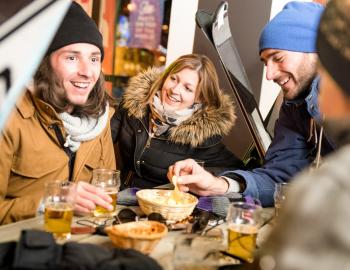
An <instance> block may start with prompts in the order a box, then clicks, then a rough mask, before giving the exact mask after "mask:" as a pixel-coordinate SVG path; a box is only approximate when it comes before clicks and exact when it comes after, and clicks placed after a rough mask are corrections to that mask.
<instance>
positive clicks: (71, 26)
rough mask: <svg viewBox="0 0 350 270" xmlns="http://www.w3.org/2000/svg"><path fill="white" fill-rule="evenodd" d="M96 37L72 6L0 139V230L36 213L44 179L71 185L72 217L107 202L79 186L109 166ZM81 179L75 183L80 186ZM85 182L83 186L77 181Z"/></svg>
mask: <svg viewBox="0 0 350 270" xmlns="http://www.w3.org/2000/svg"><path fill="white" fill-rule="evenodd" d="M102 60H103V44H102V35H101V33H100V32H99V31H98V28H97V26H96V24H95V23H94V22H93V20H92V19H91V18H90V17H89V16H88V15H87V14H86V13H85V11H84V10H83V9H82V8H81V6H80V5H79V4H77V3H75V2H72V4H71V6H70V8H69V10H68V12H67V14H66V16H65V17H64V19H63V22H62V23H61V25H60V27H59V29H58V31H57V33H56V36H55V37H54V39H53V41H52V43H51V45H50V47H49V49H48V51H47V53H46V56H45V57H44V59H43V60H42V62H41V64H40V66H39V68H38V70H37V72H36V74H35V75H34V82H33V87H31V88H32V89H31V91H29V90H28V89H27V90H26V91H25V94H24V96H23V97H22V98H21V100H19V102H18V103H17V105H16V108H15V110H14V112H13V114H12V116H11V117H10V118H9V121H8V123H7V126H6V127H5V129H4V130H3V131H2V133H1V137H0V149H1V151H0V224H6V223H11V222H15V221H19V220H22V219H26V218H30V217H33V216H35V215H36V214H37V213H39V212H41V211H42V210H43V209H42V205H43V204H42V203H40V202H41V199H42V197H43V192H44V185H45V183H46V182H48V181H52V180H62V181H67V180H69V181H72V182H74V183H76V184H75V185H73V188H74V191H76V194H77V196H76V203H75V211H76V212H83V213H84V212H90V211H91V210H92V209H94V208H95V206H96V204H99V205H101V206H103V207H106V208H109V209H112V205H110V201H111V198H110V197H109V196H107V195H105V194H103V193H102V192H101V191H99V190H97V189H96V188H95V187H93V186H92V185H90V184H88V183H86V182H89V181H90V180H91V178H92V170H93V169H94V168H99V167H102V168H110V169H114V168H115V157H114V151H113V143H112V138H111V128H110V118H111V117H112V115H113V112H114V110H113V109H112V108H111V107H112V106H110V100H111V99H110V97H109V96H108V94H107V93H106V92H105V91H104V89H103V83H104V79H103V75H102V73H101V62H102ZM80 181H82V182H80ZM83 181H86V182H83Z"/></svg>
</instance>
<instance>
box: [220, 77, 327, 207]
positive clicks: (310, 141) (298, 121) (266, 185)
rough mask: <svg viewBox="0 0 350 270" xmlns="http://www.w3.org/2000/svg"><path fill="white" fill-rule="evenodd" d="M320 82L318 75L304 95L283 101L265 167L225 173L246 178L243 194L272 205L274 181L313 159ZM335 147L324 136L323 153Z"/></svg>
mask: <svg viewBox="0 0 350 270" xmlns="http://www.w3.org/2000/svg"><path fill="white" fill-rule="evenodd" d="M318 84H319V78H318V77H317V78H316V79H314V81H313V82H312V84H311V89H310V93H309V95H308V96H307V97H306V98H305V99H299V100H293V101H287V100H285V101H284V102H283V104H282V107H281V109H280V113H279V118H278V120H277V121H276V125H275V131H274V139H273V140H272V143H271V145H270V147H269V149H268V151H267V152H266V156H265V162H264V165H263V166H262V167H260V168H256V169H254V170H251V171H244V170H235V171H226V172H224V173H223V175H227V176H228V177H229V174H232V173H234V174H237V175H239V176H241V177H242V178H244V179H245V181H246V189H245V191H244V192H243V195H249V196H252V197H254V198H258V199H259V200H260V201H261V203H262V205H263V206H272V205H273V204H274V201H273V193H274V188H275V183H277V182H288V181H290V180H291V179H292V177H293V176H294V175H295V174H296V173H298V172H300V171H301V170H302V169H303V168H305V167H306V166H307V165H309V164H310V163H311V162H313V160H314V159H315V156H316V153H317V144H316V140H319V129H318V133H317V136H316V137H317V138H315V136H312V137H311V138H310V122H311V119H312V118H313V119H314V120H315V121H316V122H317V123H320V120H321V114H320V111H319V108H318V103H317V97H318V94H319V89H318ZM333 149H334V147H333V145H332V144H331V143H330V142H329V141H328V140H327V138H326V136H323V138H322V146H321V154H322V155H325V154H328V153H329V152H331V151H332V150H333Z"/></svg>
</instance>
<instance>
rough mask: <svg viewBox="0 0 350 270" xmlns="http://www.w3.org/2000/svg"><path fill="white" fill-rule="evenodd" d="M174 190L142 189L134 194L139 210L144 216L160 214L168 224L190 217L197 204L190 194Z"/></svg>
mask: <svg viewBox="0 0 350 270" xmlns="http://www.w3.org/2000/svg"><path fill="white" fill-rule="evenodd" d="M173 192H174V190H162V189H143V190H140V191H138V192H137V193H136V197H137V200H138V202H139V205H140V208H141V210H142V211H143V212H144V213H145V214H146V215H150V214H151V213H159V214H161V215H162V216H163V217H164V218H165V219H166V220H167V221H168V222H170V223H171V222H177V221H180V220H183V219H185V218H187V217H188V216H189V215H191V213H192V211H193V209H194V208H195V207H196V205H197V203H198V199H197V198H196V197H195V196H193V195H192V194H189V193H185V192H180V193H179V194H177V196H174V193H173Z"/></svg>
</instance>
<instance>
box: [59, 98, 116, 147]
mask: <svg viewBox="0 0 350 270" xmlns="http://www.w3.org/2000/svg"><path fill="white" fill-rule="evenodd" d="M108 114H109V105H108V103H107V105H106V110H105V112H104V114H103V115H102V116H100V117H98V118H97V119H96V118H92V117H88V118H87V117H83V118H80V117H77V116H72V115H70V114H69V113H66V112H64V113H60V114H59V115H58V116H59V118H60V119H61V120H62V122H63V126H64V128H65V130H66V132H67V134H68V136H67V137H66V142H65V144H64V146H65V147H69V149H70V150H71V151H72V152H76V151H77V150H78V149H79V147H80V143H81V142H85V141H90V140H92V139H94V138H96V137H97V136H98V135H99V134H100V133H101V132H102V131H103V130H104V128H105V127H106V124H107V120H108Z"/></svg>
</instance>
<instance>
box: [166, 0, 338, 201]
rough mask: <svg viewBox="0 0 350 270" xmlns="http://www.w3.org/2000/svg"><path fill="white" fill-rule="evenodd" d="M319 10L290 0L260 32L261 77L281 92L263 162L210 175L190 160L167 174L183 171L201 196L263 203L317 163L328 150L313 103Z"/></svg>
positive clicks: (187, 186) (184, 184)
mask: <svg viewBox="0 0 350 270" xmlns="http://www.w3.org/2000/svg"><path fill="white" fill-rule="evenodd" d="M323 10H324V7H323V6H322V5H320V4H317V3H312V2H295V1H293V2H289V3H288V4H286V5H285V7H284V8H283V10H282V11H281V12H279V13H278V14H277V15H276V16H275V17H274V18H273V19H272V20H271V21H270V22H269V23H268V24H267V25H266V26H265V28H264V29H263V31H262V33H261V36H260V41H259V53H260V57H261V60H262V61H263V62H264V64H265V65H266V78H267V79H268V80H273V81H274V82H275V83H277V84H278V85H279V86H280V87H281V89H282V91H283V94H284V102H283V104H282V107H281V109H280V115H279V119H278V121H277V122H276V126H275V134H274V139H273V142H272V144H271V146H270V147H269V149H268V151H267V153H266V156H265V163H264V165H263V166H262V167H260V168H256V169H254V170H251V171H243V170H235V171H226V172H224V173H223V174H222V176H221V177H214V176H213V175H211V174H210V173H208V172H206V171H205V170H203V169H201V168H197V166H196V164H195V163H194V162H191V161H190V160H186V161H181V162H177V163H176V164H175V165H174V166H173V167H171V168H170V169H169V174H168V175H169V177H171V176H172V175H173V174H175V175H179V174H180V172H181V174H182V175H184V176H181V177H180V179H179V180H178V183H179V184H181V185H180V187H181V188H182V190H184V191H187V190H191V191H192V192H195V193H197V194H200V195H204V196H208V195H223V194H227V193H230V192H239V193H242V194H243V195H244V196H251V197H254V198H257V199H259V200H260V201H261V203H262V205H263V206H272V205H273V204H274V199H273V194H274V190H275V185H276V183H278V182H288V181H289V180H290V179H291V178H292V177H293V176H294V175H295V174H296V173H298V172H300V171H301V170H302V169H303V168H305V167H306V166H307V165H309V164H310V163H312V162H314V161H315V164H316V163H317V166H318V163H319V160H320V157H321V155H325V154H327V153H329V152H331V151H332V150H333V145H332V144H331V143H330V142H329V141H328V140H327V138H326V137H325V136H322V134H323V133H322V128H321V127H320V125H319V123H320V121H321V118H322V117H321V114H320V112H319V110H318V104H317V96H318V93H319V91H318V85H319V78H318V76H317V75H316V67H317V54H316V36H317V28H318V24H319V20H320V17H321V15H322V12H323ZM185 174H187V175H185Z"/></svg>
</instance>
